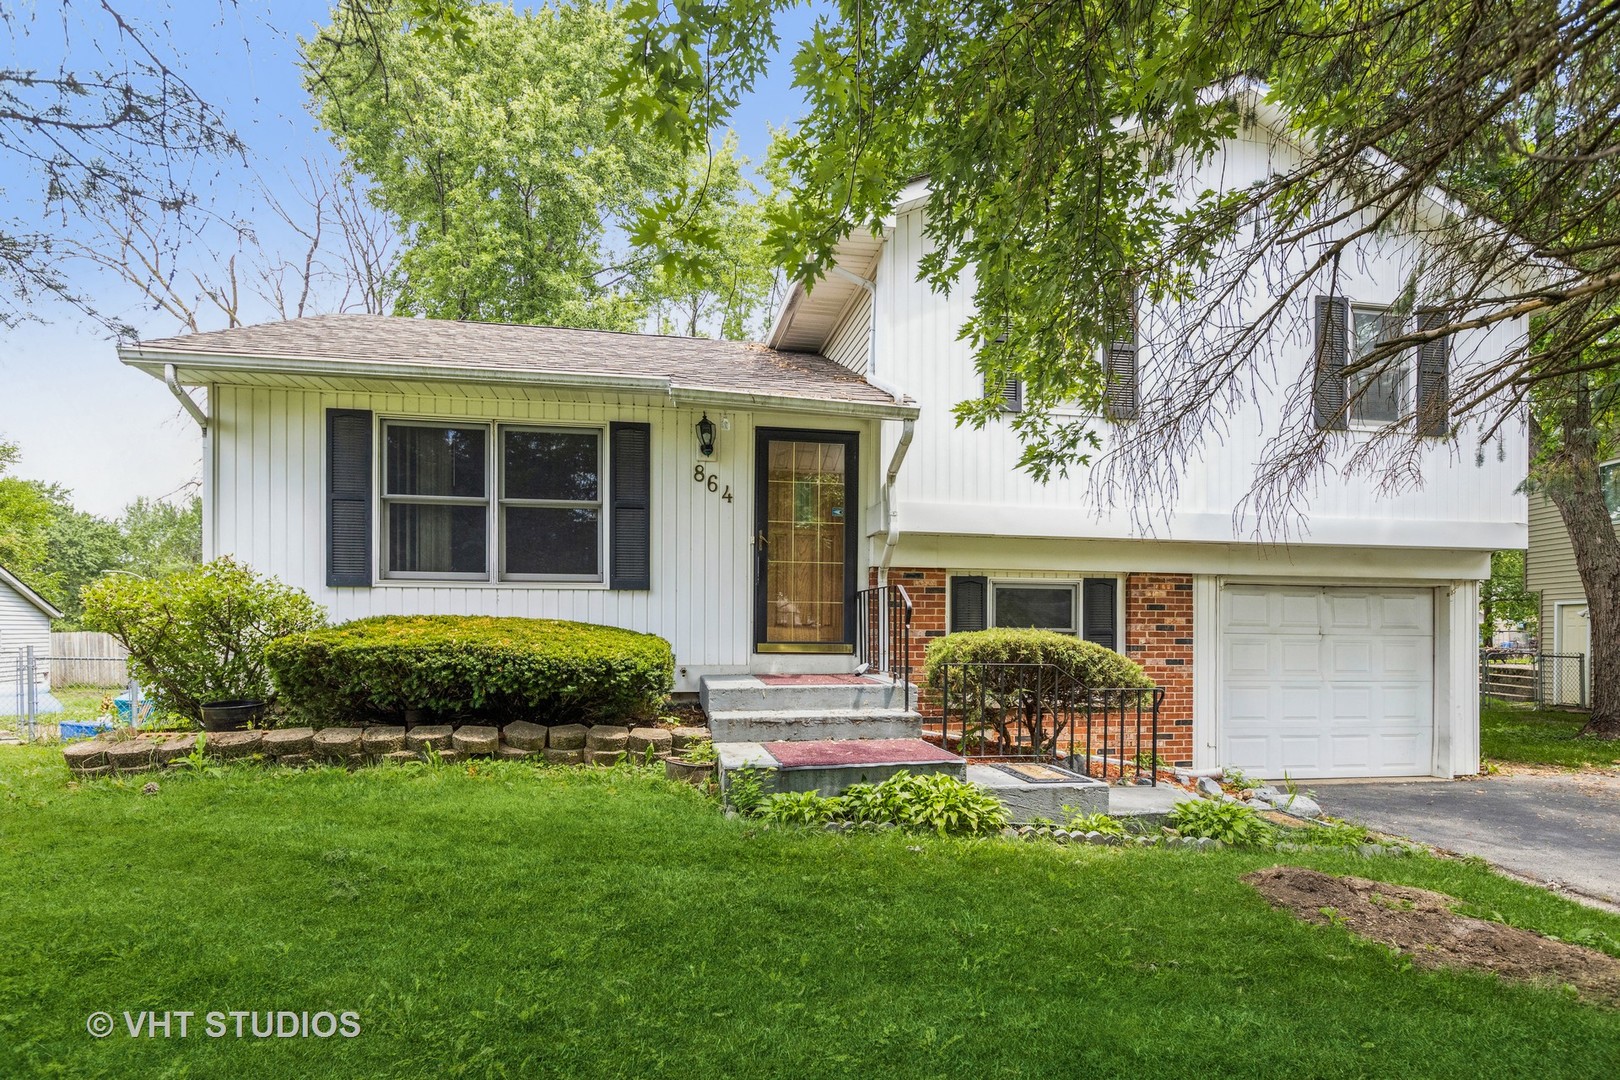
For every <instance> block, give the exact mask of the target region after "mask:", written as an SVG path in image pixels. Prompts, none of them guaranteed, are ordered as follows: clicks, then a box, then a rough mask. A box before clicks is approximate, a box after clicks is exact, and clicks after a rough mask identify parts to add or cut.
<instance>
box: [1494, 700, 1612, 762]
mask: <svg viewBox="0 0 1620 1080" xmlns="http://www.w3.org/2000/svg"><path fill="white" fill-rule="evenodd" d="M1585 723H1586V716H1585V714H1583V713H1570V712H1560V711H1558V710H1556V709H1545V708H1541V707H1540V706H1536V705H1519V704H1509V703H1507V702H1504V701H1497V700H1495V699H1494V698H1492V699H1487V701H1486V703H1485V705H1484V707H1483V708H1481V709H1480V711H1479V746H1480V753H1481V755H1483V756H1484V757H1485V758H1486V759H1487V760H1489V761H1500V762H1506V763H1511V764H1515V765H1555V766H1562V767H1565V768H1570V769H1580V768H1588V767H1594V766H1595V767H1598V768H1610V769H1612V768H1616V767H1620V740H1613V739H1609V740H1604V739H1591V738H1585V739H1583V738H1578V737H1577V736H1578V734H1579V732H1580V730H1581V726H1582V725H1583V724H1585Z"/></svg>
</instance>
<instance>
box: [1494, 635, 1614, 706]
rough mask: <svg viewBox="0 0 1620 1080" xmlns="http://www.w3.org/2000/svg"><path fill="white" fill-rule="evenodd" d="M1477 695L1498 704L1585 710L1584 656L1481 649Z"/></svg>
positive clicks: (1578, 654)
mask: <svg viewBox="0 0 1620 1080" xmlns="http://www.w3.org/2000/svg"><path fill="white" fill-rule="evenodd" d="M1479 692H1480V695H1481V696H1482V697H1492V698H1497V699H1498V700H1501V701H1522V702H1533V703H1535V704H1537V705H1555V706H1559V705H1561V706H1565V707H1567V708H1574V709H1585V708H1587V707H1588V706H1589V705H1590V702H1589V701H1588V698H1587V679H1586V654H1585V653H1547V652H1529V651H1522V650H1511V649H1481V650H1480V654H1479Z"/></svg>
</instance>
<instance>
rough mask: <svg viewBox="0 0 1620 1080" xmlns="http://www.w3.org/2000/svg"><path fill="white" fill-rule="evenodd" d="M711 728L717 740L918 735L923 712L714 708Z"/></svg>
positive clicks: (778, 739)
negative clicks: (721, 709)
mask: <svg viewBox="0 0 1620 1080" xmlns="http://www.w3.org/2000/svg"><path fill="white" fill-rule="evenodd" d="M709 732H710V734H711V736H712V737H713V739H714V741H715V742H716V743H717V744H718V743H748V742H755V743H760V742H778V741H780V742H814V741H818V740H822V739H915V738H917V737H919V736H920V735H921V734H922V716H921V715H920V714H918V713H914V712H911V711H909V710H907V709H863V710H859V711H857V710H852V709H768V710H766V709H760V710H745V711H734V712H712V711H711V712H710V713H709Z"/></svg>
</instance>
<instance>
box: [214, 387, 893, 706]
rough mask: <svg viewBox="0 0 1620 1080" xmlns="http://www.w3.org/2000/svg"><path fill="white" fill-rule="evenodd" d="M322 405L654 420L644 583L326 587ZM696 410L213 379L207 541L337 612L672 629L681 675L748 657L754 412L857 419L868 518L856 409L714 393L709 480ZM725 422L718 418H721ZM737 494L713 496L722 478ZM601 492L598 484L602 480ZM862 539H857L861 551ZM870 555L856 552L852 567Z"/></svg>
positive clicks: (795, 421) (870, 488)
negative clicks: (697, 473) (813, 412)
mask: <svg viewBox="0 0 1620 1080" xmlns="http://www.w3.org/2000/svg"><path fill="white" fill-rule="evenodd" d="M330 408H353V409H369V410H371V411H372V412H373V413H374V414H376V415H377V416H379V417H382V416H418V417H432V418H448V419H455V418H461V419H467V420H477V421H496V422H499V421H502V420H505V421H513V422H523V423H537V422H538V423H560V424H580V425H582V426H594V427H601V428H603V429H604V430H605V429H606V426H607V424H608V422H609V421H612V420H626V421H640V422H646V423H649V424H651V425H652V436H653V465H652V470H653V471H652V475H653V490H652V541H653V545H652V588H651V589H650V590H645V591H620V590H613V589H609V588H607V587H606V585H605V584H601V583H588V584H567V585H559V584H555V583H462V582H457V583H454V584H436V583H432V582H403V581H381V582H378V583H377V584H375V585H373V586H372V587H370V588H344V589H333V588H328V587H327V586H326V573H325V508H324V497H325V496H324V492H325V469H324V459H325V434H324V433H325V416H326V412H325V411H326V410H327V409H330ZM701 412H702V410H693V409H687V408H676V407H673V406H671V405H669V404H667V403H663V402H656V401H651V400H647V399H641V400H635V399H623V400H604V401H597V402H583V401H561V400H555V399H552V398H550V397H547V396H543V395H540V394H534V395H529V394H526V393H524V392H523V391H521V390H515V391H514V390H498V391H497V390H490V391H482V390H477V389H473V388H458V387H442V388H421V387H409V386H394V387H392V388H390V389H388V390H386V391H379V392H376V393H359V392H353V391H344V392H333V391H318V390H303V389H274V388H265V387H251V388H250V387H239V386H221V387H218V388H217V391H216V397H215V402H214V417H213V441H214V444H215V453H216V457H217V468H216V470H215V477H214V487H213V491H212V493H211V494H212V498H211V501H210V503H209V506H208V512H207V517H208V519H209V521H210V522H212V523H213V527H214V528H215V529H216V530H217V542H218V553H219V554H222V555H232V556H235V557H236V558H239V559H241V560H243V561H245V562H247V563H248V564H249V565H251V566H253V567H254V568H256V569H258V570H260V571H262V572H265V573H270V574H274V575H275V576H276V577H278V578H281V579H282V580H283V581H285V582H287V583H288V584H291V585H296V586H298V587H299V588H301V589H303V590H305V591H306V592H308V593H309V594H310V595H311V596H313V597H315V598H316V599H317V600H319V601H320V602H321V603H322V604H324V605H325V606H326V607H327V609H328V610H329V611H330V612H331V614H332V617H333V618H334V619H337V620H348V619H355V618H361V617H364V616H368V615H380V614H410V613H443V614H481V615H516V616H526V617H544V618H563V619H578V620H581V621H585V622H594V623H604V624H609V625H614V626H624V627H628V628H630V629H635V630H644V631H647V632H651V633H656V634H659V635H661V636H663V637H665V638H668V639H669V640H670V642H671V644H672V645H673V646H674V647H675V656H676V663H677V666H680V667H686V668H688V669H689V670H688V673H687V676H686V677H685V678H683V679H680V680H678V685H677V688H678V689H693V688H695V686H696V678H697V675H698V674H700V673H701V672H703V671H716V670H720V671H724V670H745V669H747V668H749V667H750V666H751V664H753V662H754V658H753V656H752V651H753V606H752V604H753V572H754V558H753V550H754V549H753V535H754V516H753V515H754V500H753V497H754V490H753V485H754V434H755V428H756V427H758V426H773V427H797V428H818V429H827V430H841V431H858V432H860V433H861V434H862V436H863V440H862V445H861V475H860V486H861V502H862V504H863V505H862V507H861V510H862V513H863V515H864V516H863V518H862V519H861V521H860V522H859V525H860V527H861V528H862V529H863V530H864V531H868V532H869V531H870V530H871V529H873V528H875V527H876V522H875V518H874V517H873V512H872V503H873V499H874V498H875V495H876V485H877V469H876V465H875V464H874V463H875V460H876V458H877V457H878V454H877V453H876V450H875V444H876V440H875V438H874V437H873V436H874V434H875V425H874V424H872V423H871V422H869V421H864V420H840V419H838V418H835V417H813V416H797V415H793V414H786V413H774V414H757V415H756V414H749V413H742V412H731V413H727V412H724V411H722V410H720V409H713V408H711V409H709V410H708V414H709V418H710V419H711V420H713V421H714V422H715V423H716V424H719V425H722V428H723V429H722V430H721V431H720V433H719V439H718V445H717V450H716V455H715V458H714V459H713V460H712V461H709V462H705V463H704V464H705V467H706V468H707V469H709V470H710V471H713V472H715V473H717V474H718V475H719V477H720V485H721V490H720V491H717V492H714V493H710V492H709V491H708V490H707V489H706V487H705V486H704V485H702V484H699V483H696V482H694V481H693V478H692V477H693V467H694V465H696V464H697V442H696V435H695V431H694V427H695V425H696V423H697V420H698V417H699V415H700V413H701ZM725 425H729V430H726V429H724V428H725ZM727 486H729V487H730V488H731V492H732V501H731V502H726V501H724V499H722V497H721V496H722V494H723V492H724V489H725V487H727ZM604 494H605V493H604ZM864 549H865V546H864V545H863V554H864ZM866 569H867V567H866V565H864V564H863V565H862V566H861V567H860V568H859V573H860V576H861V579H862V580H864V579H865V576H866Z"/></svg>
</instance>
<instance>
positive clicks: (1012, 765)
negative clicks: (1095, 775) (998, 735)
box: [991, 761, 1087, 784]
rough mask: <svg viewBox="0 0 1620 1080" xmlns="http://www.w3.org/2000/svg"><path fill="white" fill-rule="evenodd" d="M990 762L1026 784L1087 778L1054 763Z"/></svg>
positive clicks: (1073, 781) (1060, 782) (1064, 781)
mask: <svg viewBox="0 0 1620 1080" xmlns="http://www.w3.org/2000/svg"><path fill="white" fill-rule="evenodd" d="M991 764H993V765H994V766H995V767H996V768H998V769H1000V770H1001V771H1002V772H1004V773H1007V774H1008V775H1009V776H1016V777H1017V778H1018V779H1020V780H1022V781H1024V783H1026V784H1077V783H1082V782H1084V781H1085V780H1086V779H1087V777H1084V776H1081V775H1080V774H1079V773H1076V772H1070V771H1069V770H1068V769H1060V768H1058V767H1057V766H1056V765H1043V764H1041V763H1040V762H1038V761H996V762H992V763H991Z"/></svg>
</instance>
